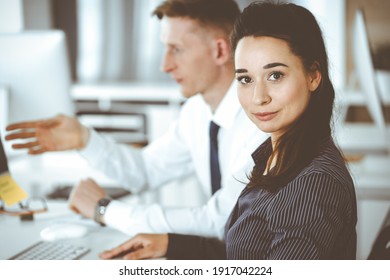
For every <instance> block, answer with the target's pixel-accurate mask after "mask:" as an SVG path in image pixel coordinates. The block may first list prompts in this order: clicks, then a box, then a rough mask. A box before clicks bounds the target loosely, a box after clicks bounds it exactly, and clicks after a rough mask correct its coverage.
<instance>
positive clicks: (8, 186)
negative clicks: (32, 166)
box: [0, 172, 27, 206]
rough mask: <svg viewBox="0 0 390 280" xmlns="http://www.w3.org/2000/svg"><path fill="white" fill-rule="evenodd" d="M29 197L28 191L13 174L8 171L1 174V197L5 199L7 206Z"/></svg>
mask: <svg viewBox="0 0 390 280" xmlns="http://www.w3.org/2000/svg"><path fill="white" fill-rule="evenodd" d="M25 198H27V193H26V192H25V191H24V190H23V189H22V188H21V187H19V185H18V184H17V183H16V182H15V180H14V179H13V178H12V176H11V175H10V174H9V173H8V172H4V173H2V174H1V175H0V199H1V200H3V201H4V203H5V204H6V205H7V206H11V205H14V204H15V203H17V202H19V201H21V200H23V199H25Z"/></svg>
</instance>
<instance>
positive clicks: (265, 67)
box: [263, 62, 288, 69]
mask: <svg viewBox="0 0 390 280" xmlns="http://www.w3.org/2000/svg"><path fill="white" fill-rule="evenodd" d="M277 66H284V67H288V66H287V65H286V64H284V63H280V62H274V63H269V64H266V65H264V66H263V69H270V68H273V67H277Z"/></svg>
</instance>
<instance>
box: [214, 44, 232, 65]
mask: <svg viewBox="0 0 390 280" xmlns="http://www.w3.org/2000/svg"><path fill="white" fill-rule="evenodd" d="M213 52H214V53H213V57H214V59H215V61H216V63H217V64H218V65H223V64H225V63H226V62H227V61H228V60H229V59H230V43H229V41H228V40H227V39H225V38H217V39H215V40H214V50H213Z"/></svg>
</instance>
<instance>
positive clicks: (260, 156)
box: [252, 137, 272, 166]
mask: <svg viewBox="0 0 390 280" xmlns="http://www.w3.org/2000/svg"><path fill="white" fill-rule="evenodd" d="M271 153H272V143H271V137H269V138H268V139H267V140H265V141H264V143H262V144H261V145H260V146H259V147H258V148H257V149H256V150H255V151H254V152H253V153H252V158H253V161H254V162H255V165H256V166H261V165H264V164H265V163H267V160H268V158H269V156H270V155H271Z"/></svg>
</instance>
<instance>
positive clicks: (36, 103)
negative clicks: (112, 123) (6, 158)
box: [0, 31, 74, 153]
mask: <svg viewBox="0 0 390 280" xmlns="http://www.w3.org/2000/svg"><path fill="white" fill-rule="evenodd" d="M70 84H71V80H70V70H69V61H68V56H67V49H66V40H65V35H64V33H63V32H62V31H24V32H16V33H0V88H2V92H4V89H5V90H6V91H7V103H8V104H0V105H2V106H6V107H5V110H6V111H7V112H8V113H7V114H6V116H4V117H3V118H5V120H2V123H3V124H4V125H7V124H10V123H15V122H20V121H26V120H36V119H43V118H49V117H53V116H55V115H56V114H59V113H64V114H67V115H73V114H74V107H73V102H72V100H71V96H70ZM3 94H4V93H3ZM1 108H4V107H1ZM1 129H2V130H3V129H4V127H2V128H1ZM3 136H4V135H3ZM4 144H5V148H6V151H7V153H8V152H11V151H12V149H11V148H10V143H8V142H7V143H4ZM12 152H13V153H15V151H12Z"/></svg>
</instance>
